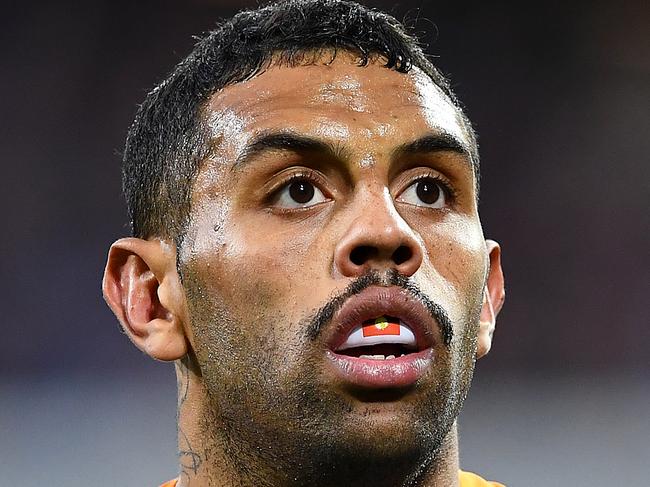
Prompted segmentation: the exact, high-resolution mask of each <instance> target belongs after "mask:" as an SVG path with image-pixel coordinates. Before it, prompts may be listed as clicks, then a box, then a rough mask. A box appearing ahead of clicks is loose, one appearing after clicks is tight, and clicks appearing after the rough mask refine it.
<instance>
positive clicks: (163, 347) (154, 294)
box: [102, 238, 187, 361]
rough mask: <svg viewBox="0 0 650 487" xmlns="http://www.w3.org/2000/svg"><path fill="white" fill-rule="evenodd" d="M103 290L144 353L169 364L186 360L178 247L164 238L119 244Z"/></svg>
mask: <svg viewBox="0 0 650 487" xmlns="http://www.w3.org/2000/svg"><path fill="white" fill-rule="evenodd" d="M102 289H103V292H104V299H105V300H106V303H107V304H108V306H109V307H110V308H111V309H112V310H113V313H115V316H116V317H117V319H118V320H119V322H120V324H121V325H122V328H123V329H124V331H125V332H126V334H127V335H128V336H129V338H130V339H131V341H132V342H133V343H134V344H135V345H136V346H137V347H138V348H139V349H140V350H142V351H144V352H145V353H147V354H148V355H150V356H151V357H153V358H155V359H157V360H164V361H170V360H177V359H180V358H182V357H183V356H185V354H186V353H187V339H186V337H185V331H184V330H185V327H184V324H185V321H186V316H187V313H186V305H185V298H184V294H183V293H182V289H181V284H180V279H179V277H178V273H177V271H176V254H175V248H174V246H173V245H170V244H169V243H167V242H165V241H162V240H159V239H154V240H143V239H139V238H124V239H120V240H118V241H117V242H115V243H114V244H113V245H112V246H111V249H110V251H109V253H108V261H107V263H106V269H105V272H104V280H103V283H102Z"/></svg>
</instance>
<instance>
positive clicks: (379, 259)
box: [334, 192, 424, 277]
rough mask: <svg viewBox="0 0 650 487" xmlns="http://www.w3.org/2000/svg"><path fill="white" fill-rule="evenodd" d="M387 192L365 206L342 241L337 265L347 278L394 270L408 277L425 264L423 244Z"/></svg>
mask: <svg viewBox="0 0 650 487" xmlns="http://www.w3.org/2000/svg"><path fill="white" fill-rule="evenodd" d="M386 193H387V194H386V195H385V197H384V198H382V199H381V201H378V200H379V198H378V199H375V200H373V201H372V202H370V203H366V204H365V205H361V208H360V209H359V210H357V211H358V213H359V214H358V216H357V217H356V218H354V219H353V220H352V222H351V223H350V225H349V226H348V228H347V230H346V232H345V233H344V235H343V237H342V238H341V240H340V241H339V243H338V245H337V247H336V250H335V254H334V265H335V268H336V269H337V270H338V271H339V272H340V273H341V274H342V275H343V276H345V277H358V276H361V275H363V274H365V273H366V272H368V271H369V270H379V271H381V270H389V269H394V270H396V271H397V272H399V273H400V274H402V275H405V276H407V277H408V276H412V275H413V274H415V272H416V271H417V270H418V269H419V268H420V266H421V265H422V259H423V256H424V249H423V248H422V244H421V243H420V240H419V239H418V237H417V236H416V235H415V233H414V232H413V230H412V229H411V227H410V226H409V225H408V224H407V223H406V221H404V219H403V218H402V217H401V215H400V214H399V213H398V212H397V210H396V209H395V206H394V205H393V201H392V198H391V197H390V195H389V194H388V192H386Z"/></svg>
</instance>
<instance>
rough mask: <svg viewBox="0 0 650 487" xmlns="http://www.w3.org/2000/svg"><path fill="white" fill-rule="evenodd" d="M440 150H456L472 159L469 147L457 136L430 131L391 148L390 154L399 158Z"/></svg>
mask: <svg viewBox="0 0 650 487" xmlns="http://www.w3.org/2000/svg"><path fill="white" fill-rule="evenodd" d="M441 151H451V152H456V153H457V154H460V155H463V156H466V157H467V158H468V159H469V160H470V161H472V160H473V157H472V151H471V150H470V148H469V147H467V145H466V144H465V143H463V142H462V141H461V140H459V139H458V138H457V137H455V136H453V135H451V134H449V133H447V132H439V133H430V134H427V135H425V136H423V137H420V138H418V139H416V140H414V141H412V142H407V143H405V144H402V145H400V146H398V147H396V148H395V149H394V150H393V152H392V156H393V158H399V157H404V156H410V155H417V154H426V153H427V152H441Z"/></svg>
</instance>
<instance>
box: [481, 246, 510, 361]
mask: <svg viewBox="0 0 650 487" xmlns="http://www.w3.org/2000/svg"><path fill="white" fill-rule="evenodd" d="M485 245H486V247H487V252H488V256H489V259H490V264H489V269H488V276H487V281H486V284H485V290H484V291H483V306H482V307H481V317H480V318H479V330H478V347H477V350H476V357H477V358H481V357H483V356H484V355H485V354H487V353H488V352H489V351H490V348H491V347H492V335H494V329H495V326H496V321H497V315H498V314H499V311H501V307H502V306H503V302H504V301H505V299H506V291H505V288H504V281H503V270H502V269H501V247H499V244H498V243H496V242H495V241H493V240H486V241H485Z"/></svg>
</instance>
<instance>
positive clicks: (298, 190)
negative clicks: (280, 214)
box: [273, 178, 327, 209]
mask: <svg viewBox="0 0 650 487" xmlns="http://www.w3.org/2000/svg"><path fill="white" fill-rule="evenodd" d="M325 201H327V198H326V197H325V195H323V192H322V191H321V190H320V189H318V187H317V186H315V185H314V184H313V183H312V182H311V181H310V180H309V179H306V178H298V179H294V180H292V181H289V182H288V183H286V184H285V185H284V186H283V187H282V188H281V189H280V191H278V192H277V193H276V195H275V201H274V202H273V205H274V206H276V207H279V208H294V209H298V208H308V207H310V206H314V205H317V204H319V203H323V202H325Z"/></svg>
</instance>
